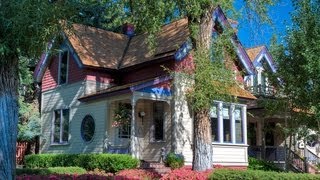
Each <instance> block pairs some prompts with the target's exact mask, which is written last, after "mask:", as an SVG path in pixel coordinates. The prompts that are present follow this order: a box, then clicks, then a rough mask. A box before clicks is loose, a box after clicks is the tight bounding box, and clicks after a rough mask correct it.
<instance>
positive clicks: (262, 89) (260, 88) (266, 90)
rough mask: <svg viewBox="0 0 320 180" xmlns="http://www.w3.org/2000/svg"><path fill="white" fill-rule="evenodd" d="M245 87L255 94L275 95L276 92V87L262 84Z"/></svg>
mask: <svg viewBox="0 0 320 180" xmlns="http://www.w3.org/2000/svg"><path fill="white" fill-rule="evenodd" d="M245 89H246V90H248V91H250V92H251V93H252V94H253V95H255V96H263V97H273V96H275V94H276V91H275V89H274V87H272V86H266V85H261V84H259V85H256V86H250V87H246V88H245Z"/></svg>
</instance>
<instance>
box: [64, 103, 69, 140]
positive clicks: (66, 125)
mask: <svg viewBox="0 0 320 180" xmlns="http://www.w3.org/2000/svg"><path fill="white" fill-rule="evenodd" d="M62 116H63V132H62V141H63V142H68V139H69V109H64V110H62Z"/></svg>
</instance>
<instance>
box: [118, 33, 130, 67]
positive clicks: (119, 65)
mask: <svg viewBox="0 0 320 180" xmlns="http://www.w3.org/2000/svg"><path fill="white" fill-rule="evenodd" d="M131 39H132V37H129V40H128V43H127V44H126V47H125V48H124V50H123V54H122V56H121V59H120V61H119V63H118V65H117V69H118V70H119V69H120V67H121V65H122V63H123V60H124V57H125V56H126V54H127V52H128V49H129V45H130V42H131Z"/></svg>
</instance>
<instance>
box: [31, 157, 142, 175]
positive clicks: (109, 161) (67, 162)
mask: <svg viewBox="0 0 320 180" xmlns="http://www.w3.org/2000/svg"><path fill="white" fill-rule="evenodd" d="M138 164H139V160H138V159H135V158H132V157H131V156H130V155H124V154H33V155H28V156H26V157H25V165H26V167H27V168H48V167H68V166H78V167H82V168H84V169H86V170H94V169H96V168H97V169H101V170H104V171H106V172H111V173H114V172H118V171H120V170H123V169H132V168H136V167H137V166H138Z"/></svg>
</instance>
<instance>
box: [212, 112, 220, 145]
mask: <svg viewBox="0 0 320 180" xmlns="http://www.w3.org/2000/svg"><path fill="white" fill-rule="evenodd" d="M210 119H211V135H212V141H218V140H219V138H218V119H217V118H210Z"/></svg>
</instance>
